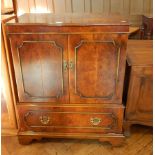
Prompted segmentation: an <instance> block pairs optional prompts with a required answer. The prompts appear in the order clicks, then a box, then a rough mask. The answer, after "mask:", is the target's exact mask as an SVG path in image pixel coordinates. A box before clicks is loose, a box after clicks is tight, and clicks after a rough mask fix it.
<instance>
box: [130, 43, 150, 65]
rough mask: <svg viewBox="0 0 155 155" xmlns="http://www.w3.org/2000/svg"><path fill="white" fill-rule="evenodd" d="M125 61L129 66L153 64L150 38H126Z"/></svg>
mask: <svg viewBox="0 0 155 155" xmlns="http://www.w3.org/2000/svg"><path fill="white" fill-rule="evenodd" d="M127 61H128V64H129V65H130V66H143V65H144V66H145V65H152V64H153V41H152V40H128V45H127Z"/></svg>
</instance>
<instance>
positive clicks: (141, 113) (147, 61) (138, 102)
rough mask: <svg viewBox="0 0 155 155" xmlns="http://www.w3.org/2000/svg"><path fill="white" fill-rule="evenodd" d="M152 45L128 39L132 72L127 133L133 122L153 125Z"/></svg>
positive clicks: (151, 43)
mask: <svg viewBox="0 0 155 155" xmlns="http://www.w3.org/2000/svg"><path fill="white" fill-rule="evenodd" d="M152 45H153V42H152V41H136V40H134V41H130V40H129V41H128V50H127V59H128V60H129V65H130V68H131V69H130V70H131V72H130V75H129V88H128V95H127V103H126V110H125V122H124V129H125V134H126V135H129V134H130V126H131V125H132V124H143V125H149V126H152V121H153V61H152V53H153V48H151V47H152ZM135 47H136V48H135ZM133 49H135V50H133ZM147 49H148V50H147ZM140 59H141V60H140Z"/></svg>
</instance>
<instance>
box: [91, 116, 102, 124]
mask: <svg viewBox="0 0 155 155" xmlns="http://www.w3.org/2000/svg"><path fill="white" fill-rule="evenodd" d="M101 121H102V119H101V118H98V117H93V118H90V122H91V124H92V125H99V124H100V123H101Z"/></svg>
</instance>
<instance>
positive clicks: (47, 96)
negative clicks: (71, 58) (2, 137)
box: [10, 34, 69, 103]
mask: <svg viewBox="0 0 155 155" xmlns="http://www.w3.org/2000/svg"><path fill="white" fill-rule="evenodd" d="M10 42H11V45H12V56H13V60H14V68H15V73H16V83H17V87H18V97H19V102H51V103H52V102H59V103H66V102H69V96H68V95H69V93H68V70H65V68H64V67H63V64H64V61H66V63H67V61H68V54H67V52H68V51H67V35H39V34H36V35H22V34H21V35H10Z"/></svg>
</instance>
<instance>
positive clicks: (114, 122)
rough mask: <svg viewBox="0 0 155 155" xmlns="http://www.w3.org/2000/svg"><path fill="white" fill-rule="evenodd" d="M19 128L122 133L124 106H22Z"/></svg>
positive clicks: (38, 130) (41, 130)
mask: <svg viewBox="0 0 155 155" xmlns="http://www.w3.org/2000/svg"><path fill="white" fill-rule="evenodd" d="M18 110H19V116H20V131H27V130H28V131H35V132H93V133H95V132H96V133H98V132H101V133H112V132H115V133H116V132H117V133H121V131H122V118H123V108H95V107H84V108H81V107H76V108H74V107H48V108H43V107H42V108H38V107H37V108H32V107H31V108H29V107H22V108H21V107H20V108H18Z"/></svg>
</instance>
